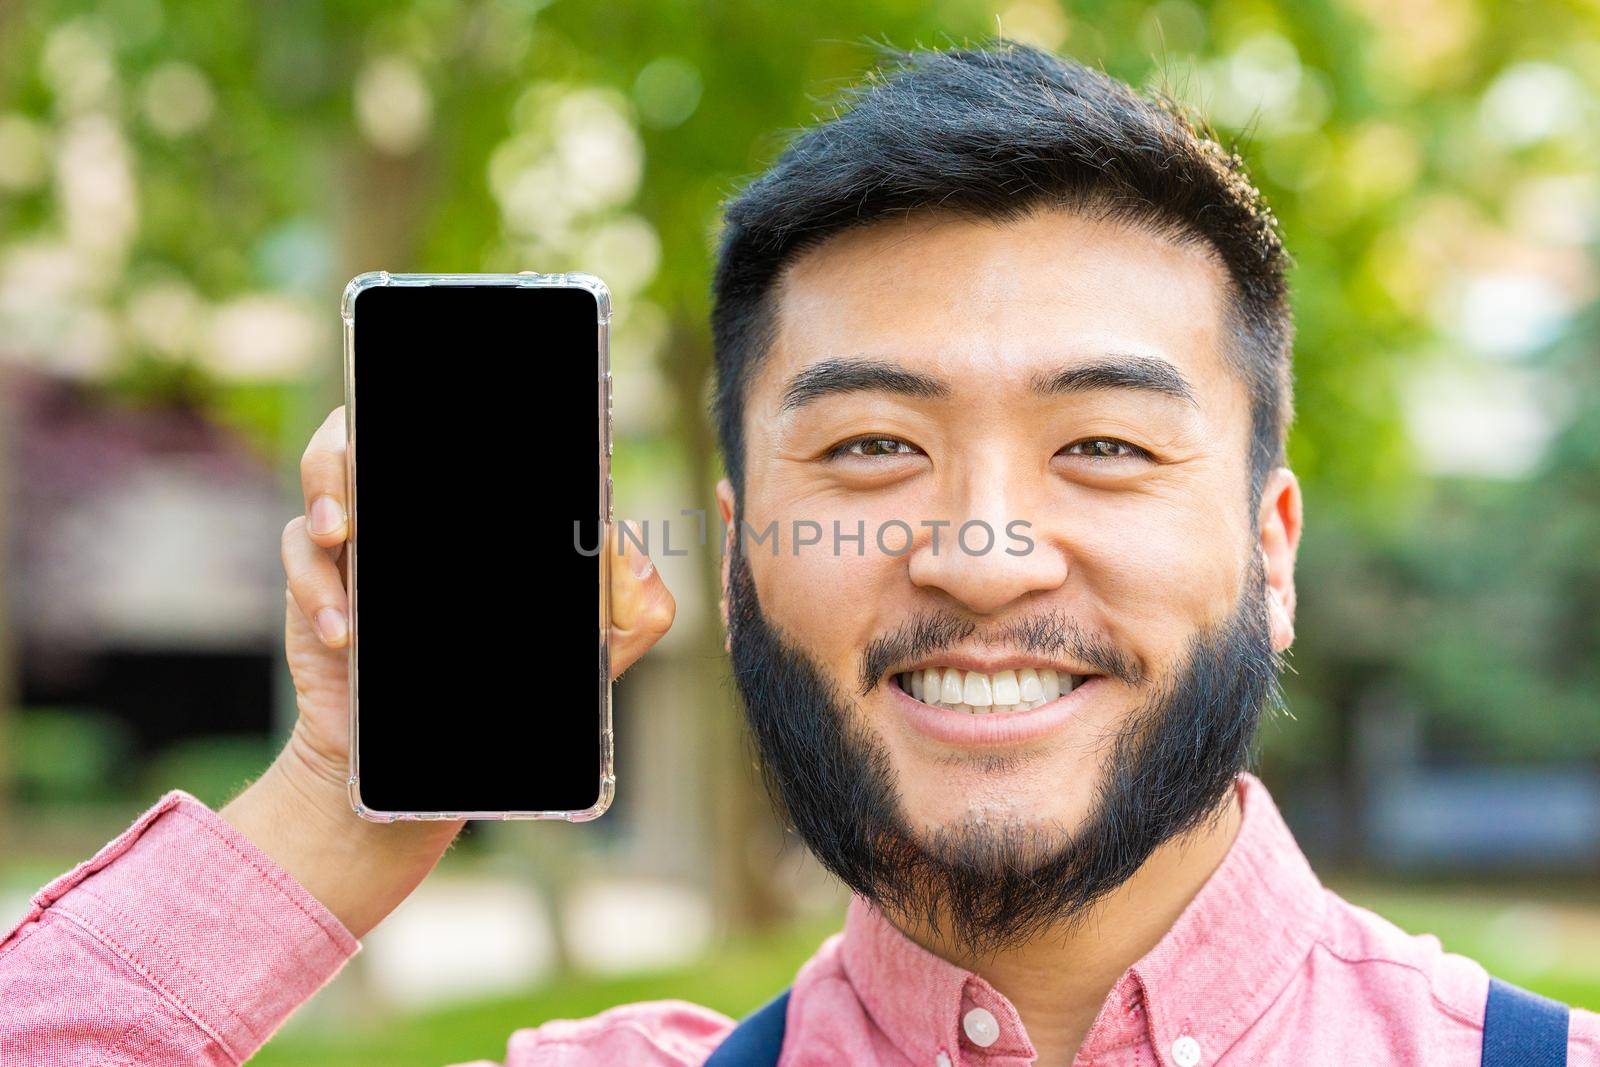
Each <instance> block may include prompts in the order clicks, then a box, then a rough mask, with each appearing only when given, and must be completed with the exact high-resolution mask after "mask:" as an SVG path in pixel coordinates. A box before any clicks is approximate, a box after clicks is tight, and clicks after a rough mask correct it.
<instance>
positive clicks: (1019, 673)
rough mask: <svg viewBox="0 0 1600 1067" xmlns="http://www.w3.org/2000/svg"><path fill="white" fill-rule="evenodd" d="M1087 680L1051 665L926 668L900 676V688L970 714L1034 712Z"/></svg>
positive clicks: (912, 694)
mask: <svg viewBox="0 0 1600 1067" xmlns="http://www.w3.org/2000/svg"><path fill="white" fill-rule="evenodd" d="M1083 680H1084V679H1082V678H1080V677H1078V676H1076V675H1072V674H1063V673H1061V672H1059V671H1055V670H1052V669H1050V668H1044V669H1035V668H1032V667H1024V668H1022V669H1021V670H1014V671H996V672H995V673H994V674H992V675H991V674H986V673H985V672H983V671H963V670H957V669H956V668H954V667H927V668H924V669H923V670H918V671H907V672H906V673H904V674H901V675H899V676H898V681H899V683H900V688H901V689H903V690H905V691H906V692H907V693H909V694H910V695H911V696H912V697H913V698H914V699H916V700H920V701H922V702H923V703H924V704H932V705H935V706H937V707H943V708H947V709H949V710H951V711H961V712H966V713H967V714H969V715H989V714H995V715H1003V714H1005V713H1007V712H1012V711H1031V710H1033V709H1034V708H1037V707H1042V706H1043V705H1045V704H1048V703H1049V702H1050V701H1052V700H1055V699H1057V698H1059V697H1060V696H1061V695H1062V694H1063V693H1070V692H1072V690H1073V689H1074V688H1076V687H1077V686H1078V685H1079V684H1081V683H1082V682H1083Z"/></svg>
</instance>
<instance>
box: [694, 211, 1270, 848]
mask: <svg viewBox="0 0 1600 1067" xmlns="http://www.w3.org/2000/svg"><path fill="white" fill-rule="evenodd" d="M1225 286H1226V275H1225V273H1224V271H1223V269H1222V267H1221V266H1220V265H1219V264H1217V263H1216V262H1215V261H1214V260H1213V259H1211V258H1209V257H1208V256H1207V254H1206V253H1205V252H1204V251H1203V250H1202V248H1201V247H1200V246H1198V245H1180V244H1177V243H1174V242H1173V241H1171V240H1170V239H1167V238H1163V237H1159V236H1155V235H1152V234H1150V233H1148V232H1146V231H1145V230H1142V229H1139V228H1136V227H1132V226H1130V225H1127V224H1124V223H1117V222H1104V221H1102V222H1096V221H1091V220H1089V219H1087V218H1084V217H1082V216H1080V215H1077V214H1073V213H1069V212H1065V211H1043V212H1040V213H1037V214H1035V215H1032V216H1030V217H1028V218H1027V219H1025V220H1023V221H1019V222H1015V223H994V222H980V221H972V220H965V219H957V218H952V217H948V216H933V215H926V214H925V215H921V216H913V217H911V218H909V219H907V220H905V221H903V222H902V221H897V222H891V223H879V224H874V225H872V226H868V227H862V228H859V229H855V230H850V231H846V232H845V233H843V234H840V235H838V236H836V237H834V238H832V239H831V240H829V241H827V242H826V243H824V244H822V245H821V246H819V247H817V248H815V249H812V250H810V251H808V252H807V253H805V254H804V255H802V256H801V257H799V258H798V259H796V260H795V261H794V263H793V264H792V265H791V267H790V269H789V270H788V271H787V273H786V274H785V276H784V277H783V278H782V280H781V283H780V287H779V290H778V303H777V307H778V316H777V329H776V334H775V338H774V342H773V344H772V347H771V349H770V352H769V354H768V357H767V359H766V361H765V362H764V363H763V364H762V366H761V368H760V370H759V373H758V374H757V376H756V377H755V378H754V380H753V381H752V382H750V383H749V386H748V390H747V393H746V400H745V415H744V433H745V455H744V461H745V468H744V469H745V473H744V487H743V497H742V499H741V500H740V501H738V504H739V510H740V513H741V514H740V517H741V518H742V520H743V523H744V526H745V529H746V530H747V532H746V534H745V535H744V536H745V540H744V542H743V546H742V555H743V556H744V557H745V558H746V559H747V560H748V567H749V575H750V580H751V582H752V584H753V586H754V592H755V593H756V595H757V597H758V599H759V604H760V611H761V614H762V616H763V617H764V619H765V622H766V623H768V624H770V625H771V627H772V628H773V629H774V631H775V632H777V633H778V634H780V635H781V637H782V639H783V640H784V641H785V642H787V643H788V644H789V645H790V646H792V648H793V649H794V650H795V651H797V652H800V653H803V654H804V656H805V657H806V658H807V659H808V660H809V661H810V662H811V663H812V664H814V665H815V667H816V668H817V669H818V671H819V672H820V673H821V675H822V676H823V680H824V681H825V682H826V683H827V684H828V686H829V688H830V689H831V690H832V691H833V692H834V693H836V694H838V695H840V696H842V697H844V698H846V699H845V700H844V701H843V703H841V704H840V705H839V709H840V710H839V713H840V714H843V715H845V716H847V717H848V718H849V719H850V720H851V721H849V722H847V723H845V724H844V726H845V727H846V729H848V730H849V731H851V732H853V733H855V734H857V735H858V736H859V737H860V738H861V739H862V740H863V741H864V742H865V744H866V745H867V746H868V747H869V748H870V749H871V751H873V752H874V753H879V754H881V755H882V757H883V758H884V760H885V761H886V763H887V767H886V768H884V769H885V770H886V771H887V775H888V778H889V780H891V781H892V783H893V786H894V791H895V795H896V802H897V804H898V807H899V813H898V814H899V817H900V819H901V820H903V822H904V824H905V825H906V826H907V827H909V828H910V830H911V831H912V833H913V834H915V835H917V836H918V837H919V838H920V839H921V840H923V841H937V840H940V839H945V840H949V839H951V838H952V836H953V837H954V838H960V837H961V836H962V835H964V834H965V835H970V834H971V833H973V832H975V831H982V830H984V829H985V828H987V829H988V830H991V831H992V830H993V829H994V828H1004V832H1005V833H1006V834H1008V835H1011V836H1012V837H1013V838H1026V839H1028V840H1030V841H1033V842H1037V843H1039V845H1038V848H1037V849H1036V851H1038V852H1040V854H1041V855H1042V854H1045V853H1048V851H1049V849H1050V843H1051V842H1052V841H1058V840H1065V839H1068V838H1070V837H1071V836H1072V835H1073V834H1075V833H1076V832H1077V831H1078V830H1079V829H1080V828H1082V827H1083V826H1084V824H1085V823H1086V821H1088V820H1089V819H1090V817H1091V816H1092V815H1093V814H1094V811H1095V805H1096V802H1097V800H1100V799H1103V798H1102V795H1101V794H1102V789H1103V786H1104V785H1105V783H1106V777H1107V774H1108V766H1109V764H1110V762H1111V761H1112V760H1113V759H1115V753H1116V751H1117V745H1116V740H1117V739H1118V738H1125V737H1128V736H1130V735H1132V734H1136V733H1137V732H1138V730H1139V728H1140V727H1141V725H1142V724H1141V722H1140V721H1139V718H1140V716H1141V714H1146V715H1147V714H1149V709H1150V708H1151V707H1153V706H1156V705H1157V704H1159V702H1160V699H1161V696H1162V693H1163V687H1170V686H1171V685H1172V684H1173V680H1174V679H1175V678H1176V677H1177V675H1178V674H1180V673H1181V672H1182V670H1183V669H1184V668H1185V666H1186V665H1188V664H1189V663H1190V662H1191V659H1192V653H1193V651H1194V647H1195V642H1196V641H1197V639H1199V638H1200V637H1201V636H1202V635H1204V634H1205V633H1207V632H1214V631H1216V630H1218V629H1220V628H1223V627H1225V626H1226V625H1227V624H1228V622H1229V620H1230V619H1234V618H1236V617H1238V616H1239V613H1240V611H1241V609H1243V610H1244V611H1245V612H1246V614H1249V613H1252V612H1254V613H1258V614H1259V615H1261V616H1263V617H1266V616H1269V615H1270V618H1271V621H1272V628H1271V643H1272V646H1273V648H1275V649H1281V648H1282V647H1284V646H1286V645H1287V643H1288V640H1289V634H1288V632H1287V628H1286V627H1287V623H1286V620H1281V616H1282V615H1283V613H1284V612H1283V609H1284V605H1285V603H1286V602H1287V603H1288V604H1289V605H1292V586H1289V585H1287V582H1288V579H1287V578H1286V576H1285V575H1284V573H1283V567H1284V561H1283V560H1282V559H1281V558H1279V559H1276V560H1275V559H1274V558H1273V556H1274V549H1275V548H1278V549H1281V548H1283V545H1282V544H1280V543H1269V541H1270V540H1271V539H1269V538H1268V537H1266V536H1265V535H1263V533H1262V518H1261V516H1260V515H1258V514H1254V513H1252V511H1251V500H1250V493H1249V468H1248V458H1247V457H1248V452H1249V448H1248V441H1249V434H1250V412H1249V398H1248V395H1247V393H1246V388H1245V386H1244V384H1243V382H1242V380H1241V378H1240V377H1239V375H1238V373H1237V371H1235V370H1233V369H1232V368H1231V367H1230V366H1229V365H1228V363H1227V362H1226V357H1225V354H1224V346H1225V343H1226V341H1227V338H1226V336H1225V333H1224V323H1223V315H1224V307H1225V299H1226V288H1225ZM1282 477H1287V475H1286V472H1284V473H1283V474H1282V475H1281V476H1280V475H1275V476H1274V478H1273V479H1272V480H1270V481H1269V483H1268V487H1267V491H1266V493H1265V494H1264V495H1263V501H1264V503H1263V512H1262V513H1263V514H1278V515H1282V514H1284V512H1283V511H1282V510H1277V509H1283V508H1288V510H1289V511H1293V510H1295V509H1296V508H1297V498H1295V499H1294V500H1290V501H1289V502H1288V503H1284V502H1283V496H1284V494H1285V492H1287V494H1288V495H1289V496H1291V497H1292V496H1293V488H1292V479H1289V489H1288V490H1284V488H1283V484H1284V483H1283V482H1282V481H1281V480H1280V479H1281V478H1282ZM721 493H722V496H723V504H724V509H725V511H726V510H731V509H732V506H733V503H734V502H733V500H732V493H731V490H730V489H729V488H728V487H727V486H726V484H724V486H723V487H722V489H721ZM980 522H981V523H982V524H983V525H979V524H978V523H980ZM773 523H776V530H777V542H776V552H775V553H774V545H773V543H772V542H771V541H767V542H761V543H757V542H756V541H755V540H754V539H753V535H752V533H751V532H750V531H753V532H754V533H755V534H759V533H763V532H765V531H766V530H767V529H768V527H769V526H770V525H771V524H773ZM836 524H837V526H836ZM1297 524H1298V517H1297V515H1296V516H1295V517H1294V521H1293V525H1294V530H1293V531H1292V532H1291V533H1290V534H1289V535H1288V536H1287V537H1286V538H1280V539H1278V541H1286V542H1287V550H1288V552H1289V554H1290V560H1291V561H1292V550H1293V533H1297V530H1298V525H1297ZM964 525H966V531H965V536H964V537H963V536H961V531H962V528H963V526H964ZM819 529H820V531H821V537H820V541H819V542H818V543H815V544H804V543H802V542H804V541H808V540H815V539H816V538H817V531H818V530H819ZM835 529H838V530H839V531H841V533H842V534H843V535H844V536H845V537H846V538H856V535H857V534H859V533H861V532H863V531H864V533H865V536H864V538H860V539H850V540H845V539H841V540H840V541H839V542H838V543H836V542H835V538H834V531H835ZM987 531H992V541H991V535H990V533H989V532H987ZM797 535H798V536H797ZM908 539H909V540H908ZM1263 548H1266V549H1267V558H1266V560H1265V562H1266V564H1267V566H1266V567H1265V568H1264V569H1261V570H1258V569H1256V568H1257V565H1258V564H1259V563H1261V562H1262V559H1261V557H1262V555H1263ZM1277 555H1278V556H1279V557H1281V556H1282V552H1281V551H1280V552H1278V553H1277ZM1252 575H1258V576H1259V577H1257V578H1256V579H1255V580H1254V581H1251V580H1250V579H1251V577H1252ZM1262 579H1265V582H1264V581H1263V580H1262ZM1269 583H1270V586H1269ZM1286 589H1289V590H1291V591H1290V592H1288V593H1286V592H1285V590H1286ZM1286 598H1287V599H1286ZM1263 599H1269V600H1273V601H1274V603H1273V604H1272V605H1270V606H1271V607H1272V608H1273V609H1274V610H1273V611H1272V612H1269V605H1268V604H1266V603H1263V602H1262V601H1263ZM1252 617H1253V616H1252ZM1280 622H1281V624H1280ZM1265 639H1266V637H1265V634H1264V633H1263V641H1265ZM1048 672H1054V673H1053V677H1054V685H1055V686H1057V687H1059V689H1060V691H1061V694H1062V695H1061V696H1060V697H1059V698H1056V699H1051V697H1052V694H1053V692H1054V690H1053V689H1052V682H1051V678H1052V675H1051V674H1050V673H1048ZM952 686H954V688H952ZM1041 689H1042V690H1043V692H1042V693H1041ZM958 692H959V696H958V695H957V694H958ZM985 701H987V705H985V704H984V702H985ZM1041 701H1042V703H1041ZM809 710H810V709H798V708H797V709H795V713H796V714H804V713H806V712H807V711H809Z"/></svg>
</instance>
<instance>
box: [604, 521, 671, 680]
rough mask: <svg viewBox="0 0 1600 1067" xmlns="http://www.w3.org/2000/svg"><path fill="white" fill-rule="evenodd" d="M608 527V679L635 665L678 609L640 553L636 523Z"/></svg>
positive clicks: (665, 587) (641, 541)
mask: <svg viewBox="0 0 1600 1067" xmlns="http://www.w3.org/2000/svg"><path fill="white" fill-rule="evenodd" d="M626 525H627V526H628V532H627V533H624V532H623V529H622V526H621V525H615V524H614V525H612V526H610V527H609V528H608V530H607V534H606V551H607V552H609V553H611V635H610V648H611V677H612V678H613V679H615V678H616V677H617V676H618V675H620V674H621V673H622V672H623V671H625V670H627V669H628V668H629V667H631V666H633V665H634V663H636V662H638V659H639V657H640V656H643V655H644V654H645V652H647V651H648V650H649V649H650V647H651V646H652V645H654V644H655V643H656V642H657V641H659V640H661V637H662V635H663V634H665V633H666V632H667V631H668V630H669V629H671V627H672V620H673V618H674V616H676V615H677V612H678V605H677V601H675V600H674V599H673V597H672V591H671V590H669V589H668V588H667V583H666V582H664V581H662V579H661V572H660V571H658V570H656V568H655V564H653V563H651V562H650V557H649V556H648V555H647V554H646V553H645V552H644V551H643V549H642V547H641V546H643V545H644V544H645V543H646V542H645V538H644V537H643V536H642V535H641V533H640V529H639V527H638V525H637V524H636V523H628V524H626Z"/></svg>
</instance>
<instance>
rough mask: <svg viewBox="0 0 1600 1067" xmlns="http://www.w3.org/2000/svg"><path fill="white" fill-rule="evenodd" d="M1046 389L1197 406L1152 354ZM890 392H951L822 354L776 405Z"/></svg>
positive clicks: (1097, 366)
mask: <svg viewBox="0 0 1600 1067" xmlns="http://www.w3.org/2000/svg"><path fill="white" fill-rule="evenodd" d="M1033 388H1034V390H1035V391H1036V392H1039V393H1044V394H1046V395H1059V394H1062V393H1086V392H1092V391H1094V390H1097V389H1136V390H1141V391H1143V392H1148V393H1157V394H1160V395H1162V396H1170V397H1172V398H1174V399H1177V400H1182V401H1184V402H1185V403H1188V404H1191V405H1194V406H1198V402H1197V401H1196V400H1195V396H1194V390H1193V389H1191V388H1190V387H1189V383H1188V381H1186V380H1185V379H1184V377H1183V375H1182V374H1180V373H1179V372H1178V368H1177V367H1174V366H1173V365H1172V364H1171V363H1168V362H1167V361H1166V360H1164V359H1160V358H1158V357H1155V356H1134V355H1125V354H1116V355H1110V356H1104V357H1102V358H1100V359H1096V360H1094V361H1093V362H1090V363H1080V364H1077V365H1075V366H1072V367H1068V368H1066V369H1065V370H1060V371H1057V372H1056V373H1054V374H1040V375H1036V376H1035V377H1034V379H1033ZM869 391H870V392H882V393H893V394H897V395H900V396H910V397H916V398H918V399H921V400H942V399H945V398H947V397H949V396H950V394H951V388H950V384H949V383H948V382H946V381H944V380H943V379H941V378H935V377H933V376H932V375H929V374H922V373H920V372H918V371H912V370H907V369H906V368H905V367H902V366H900V365H899V364H898V363H891V362H889V361H888V360H882V359H825V360H822V361H821V362H818V363H813V364H812V365H811V366H809V367H807V368H806V369H805V370H802V371H801V372H800V373H799V374H796V375H795V376H794V377H793V378H791V379H790V380H789V385H788V388H786V389H785V390H784V393H783V404H782V406H781V407H780V408H779V410H780V411H793V410H795V409H796V408H802V407H804V406H806V405H807V404H809V403H811V402H812V401H814V400H819V399H821V398H822V397H825V396H836V395H839V394H843V393H860V392H869Z"/></svg>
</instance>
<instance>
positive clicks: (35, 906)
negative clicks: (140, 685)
mask: <svg viewBox="0 0 1600 1067" xmlns="http://www.w3.org/2000/svg"><path fill="white" fill-rule="evenodd" d="M358 948H359V945H358V943H357V941H356V940H355V938H354V937H352V936H351V934H350V932H349V931H348V930H346V929H345V928H344V926H343V924H341V923H340V922H339V920H338V919H336V918H335V917H334V916H333V914H332V913H330V912H329V911H328V910H327V909H326V908H324V907H323V906H322V905H321V904H320V903H319V902H318V901H317V900H316V898H314V897H313V896H311V894H310V893H308V892H307V891H306V890H305V888H304V887H303V886H301V885H300V884H299V883H298V882H296V881H295V880H294V879H293V878H292V877H290V876H289V874H288V873H286V872H285V871H284V870H283V869H282V868H280V867H278V866H277V865H276V864H274V863H273V862H272V860H270V859H269V858H268V857H267V856H266V854H265V853H263V852H262V851H261V850H260V849H258V848H256V846H255V845H253V844H252V843H251V842H250V841H249V840H248V839H247V838H245V836H244V835H243V834H241V833H239V832H238V831H237V830H236V829H234V828H233V827H232V826H231V825H230V824H228V823H227V822H226V821H225V820H223V819H222V817H221V816H219V815H218V814H217V813H216V812H214V811H212V810H211V809H210V808H208V807H206V806H205V805H204V804H202V803H201V802H200V801H198V800H196V799H195V798H194V797H192V796H190V795H189V794H187V793H184V792H182V791H178V790H174V791H173V792H171V793H168V794H167V795H166V796H164V797H162V798H161V800H160V801H159V802H157V803H156V804H155V805H154V806H153V807H151V808H150V809H149V810H148V811H146V812H145V813H144V814H143V815H141V816H140V817H139V818H138V820H137V821H135V822H134V824H133V825H132V826H131V827H129V828H128V830H127V831H125V832H124V833H123V834H122V835H121V836H119V837H118V838H117V839H116V840H114V841H112V842H111V843H110V844H108V845H106V846H105V847H104V848H102V849H101V850H100V851H99V852H98V853H97V854H96V855H95V856H94V858H92V859H90V860H88V861H87V862H85V863H82V864H79V865H78V866H77V867H76V868H74V869H73V870H71V871H69V872H67V873H66V874H64V875H62V876H61V877H59V878H57V879H56V880H55V881H53V882H51V883H50V884H49V885H47V886H45V887H44V888H43V889H41V890H40V891H39V892H38V893H37V894H35V895H34V897H33V899H32V902H31V905H30V907H29V909H28V912H27V914H26V915H24V916H23V917H22V919H21V921H19V922H18V923H17V925H16V926H14V927H12V929H11V930H10V931H8V932H7V933H6V934H5V936H4V938H3V939H0V1005H4V1007H3V1009H0V1063H5V1064H13V1063H14V1064H18V1065H23V1064H26V1065H28V1067H53V1065H57V1064H59V1065H63V1067H64V1065H67V1064H72V1065H78V1064H85V1063H94V1064H97V1065H104V1067H110V1065H155V1064H160V1065H162V1067H191V1065H201V1064H204V1065H207V1067H209V1065H233V1064H238V1063H242V1062H243V1061H244V1060H246V1059H248V1058H249V1057H250V1056H251V1054H253V1053H254V1052H255V1050H256V1049H257V1048H258V1047H260V1045H261V1044H262V1043H263V1042H264V1041H266V1040H267V1038H268V1037H270V1036H271V1035H272V1033H273V1031H275V1030H277V1028H278V1027H279V1026H280V1025H282V1023H283V1021H284V1020H285V1019H287V1018H288V1017H289V1015H290V1013H291V1012H293V1011H294V1010H295V1008H297V1007H298V1006H299V1005H300V1004H301V1003H303V1002H304V1001H305V1000H306V999H308V998H309V997H310V996H311V995H312V994H313V993H315V992H316V991H317V990H318V989H320V988H322V986H323V985H324V984H326V983H327V981H328V980H329V979H330V978H332V977H333V976H334V975H335V974H337V973H338V971H339V969H340V968H341V967H343V966H344V963H345V961H346V960H348V959H349V958H350V957H351V956H352V955H354V954H355V952H356V950H357V949H358Z"/></svg>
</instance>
